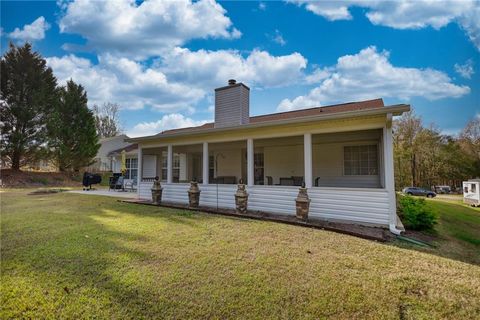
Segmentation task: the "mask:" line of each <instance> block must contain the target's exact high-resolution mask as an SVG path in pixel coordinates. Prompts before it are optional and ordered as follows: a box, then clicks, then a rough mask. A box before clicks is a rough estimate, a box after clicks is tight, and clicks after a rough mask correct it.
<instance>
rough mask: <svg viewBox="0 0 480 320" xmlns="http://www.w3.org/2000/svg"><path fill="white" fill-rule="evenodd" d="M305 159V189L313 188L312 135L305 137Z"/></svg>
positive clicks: (305, 135)
mask: <svg viewBox="0 0 480 320" xmlns="http://www.w3.org/2000/svg"><path fill="white" fill-rule="evenodd" d="M303 158H304V162H305V164H304V165H305V187H306V188H311V187H312V134H311V133H305V134H304V135H303Z"/></svg>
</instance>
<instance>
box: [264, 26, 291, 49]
mask: <svg viewBox="0 0 480 320" xmlns="http://www.w3.org/2000/svg"><path fill="white" fill-rule="evenodd" d="M267 36H268V37H269V38H270V39H271V40H272V41H273V42H275V43H277V44H279V45H281V46H282V47H283V46H284V45H286V44H287V41H286V40H285V39H284V38H283V35H282V34H281V33H280V31H278V30H275V34H273V35H267Z"/></svg>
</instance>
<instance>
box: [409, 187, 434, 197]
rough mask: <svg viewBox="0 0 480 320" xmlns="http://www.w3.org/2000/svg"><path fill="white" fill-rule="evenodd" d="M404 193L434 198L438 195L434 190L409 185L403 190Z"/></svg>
mask: <svg viewBox="0 0 480 320" xmlns="http://www.w3.org/2000/svg"><path fill="white" fill-rule="evenodd" d="M402 191H403V193H405V194H408V195H411V196H425V197H427V198H433V197H436V196H437V194H436V193H435V192H433V191H430V190H426V189H423V188H417V187H407V188H405V189H403V190H402Z"/></svg>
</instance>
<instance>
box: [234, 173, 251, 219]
mask: <svg viewBox="0 0 480 320" xmlns="http://www.w3.org/2000/svg"><path fill="white" fill-rule="evenodd" d="M247 206H248V193H247V190H245V184H243V181H242V179H240V181H239V183H238V185H237V192H236V193H235V207H236V210H237V213H241V214H245V213H247Z"/></svg>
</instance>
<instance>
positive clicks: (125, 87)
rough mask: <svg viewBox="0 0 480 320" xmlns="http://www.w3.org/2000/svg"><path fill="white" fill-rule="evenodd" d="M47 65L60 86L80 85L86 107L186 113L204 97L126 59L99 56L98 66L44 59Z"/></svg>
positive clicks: (70, 58)
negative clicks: (108, 105)
mask: <svg viewBox="0 0 480 320" xmlns="http://www.w3.org/2000/svg"><path fill="white" fill-rule="evenodd" d="M47 63H48V65H49V66H50V67H51V68H52V69H53V71H54V73H55V75H56V77H57V78H58V79H59V82H60V83H61V84H64V83H65V82H66V81H67V80H69V79H70V78H71V79H73V80H74V81H75V82H77V83H80V84H82V85H83V86H84V87H85V88H86V90H87V93H88V98H89V102H90V104H101V103H103V102H105V101H110V102H114V103H118V104H119V105H120V106H121V107H123V108H126V109H140V108H143V107H145V106H151V107H153V108H155V109H158V110H160V111H172V110H190V109H191V108H192V107H191V105H192V104H194V103H196V102H197V101H199V100H200V99H201V98H202V97H203V96H204V92H203V91H202V90H198V89H194V88H191V87H189V86H186V85H184V84H180V83H175V82H173V83H172V82H169V81H168V79H167V77H166V75H165V74H164V73H162V72H161V71H158V70H155V69H153V68H147V67H144V66H143V65H141V64H139V63H137V62H135V61H132V60H129V59H126V58H116V57H114V56H111V55H104V56H99V64H98V65H93V64H92V63H91V62H90V60H88V59H84V58H79V57H76V56H74V55H68V56H64V57H61V58H58V57H52V58H47Z"/></svg>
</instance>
